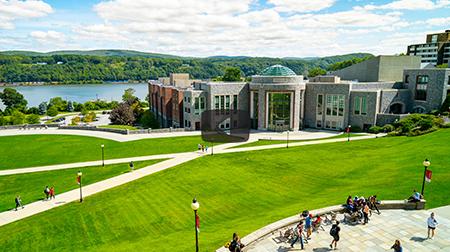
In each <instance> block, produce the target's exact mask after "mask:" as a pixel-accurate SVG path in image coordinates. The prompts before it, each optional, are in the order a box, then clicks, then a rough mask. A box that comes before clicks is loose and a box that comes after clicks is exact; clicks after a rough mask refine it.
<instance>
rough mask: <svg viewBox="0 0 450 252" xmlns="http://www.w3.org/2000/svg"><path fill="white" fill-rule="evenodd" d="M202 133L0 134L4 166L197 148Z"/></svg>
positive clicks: (0, 164) (1, 167)
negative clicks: (132, 136) (122, 137)
mask: <svg viewBox="0 0 450 252" xmlns="http://www.w3.org/2000/svg"><path fill="white" fill-rule="evenodd" d="M202 142H203V141H202V140H201V137H200V136H189V137H169V138H154V139H143V140H136V141H129V142H116V141H113V140H107V139H102V138H96V137H86V136H74V135H23V136H2V137H0V170H6V169H14V168H24V167H33V166H43V165H53V164H65V163H74V162H83V161H93V160H101V159H102V150H101V147H100V146H101V145H102V144H103V145H105V159H114V158H125V157H135V156H146V155H155V154H164V153H177V152H187V151H195V150H196V149H197V144H198V143H202Z"/></svg>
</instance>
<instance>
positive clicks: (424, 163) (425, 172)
mask: <svg viewBox="0 0 450 252" xmlns="http://www.w3.org/2000/svg"><path fill="white" fill-rule="evenodd" d="M422 164H423V166H424V167H425V169H424V171H423V181H422V196H423V190H424V189H425V176H426V174H427V169H428V166H430V165H431V162H430V161H429V160H428V159H425V160H424V161H423V163H422Z"/></svg>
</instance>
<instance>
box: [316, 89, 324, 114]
mask: <svg viewBox="0 0 450 252" xmlns="http://www.w3.org/2000/svg"><path fill="white" fill-rule="evenodd" d="M322 113H323V95H321V94H320V95H317V115H319V116H320V115H322Z"/></svg>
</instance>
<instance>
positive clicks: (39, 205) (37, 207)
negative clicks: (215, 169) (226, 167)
mask: <svg viewBox="0 0 450 252" xmlns="http://www.w3.org/2000/svg"><path fill="white" fill-rule="evenodd" d="M375 137H378V136H373V135H371V136H361V137H353V138H352V139H353V141H356V140H364V139H369V138H375ZM343 141H347V139H346V138H335V139H328V140H317V141H307V142H298V143H292V144H290V146H301V145H312V144H321V143H330V142H343ZM240 144H243V143H229V144H221V145H219V146H216V147H214V154H221V153H228V152H241V151H251V150H262V149H274V148H285V147H286V145H285V144H282V145H280V144H275V145H264V146H255V147H246V148H235V149H228V148H231V147H235V146H237V145H240ZM210 151H211V148H210V149H209V152H210ZM207 154H209V153H202V152H187V153H178V154H168V155H173V158H171V159H169V160H165V161H162V162H160V163H157V164H154V165H151V166H148V167H145V168H141V169H138V170H136V171H134V172H130V173H125V174H122V175H119V176H116V177H113V178H109V179H106V180H103V181H100V182H97V183H94V184H90V185H87V186H85V187H83V195H84V196H90V195H93V194H95V193H98V192H102V191H105V190H108V189H111V188H114V187H116V186H120V185H123V184H125V183H128V182H131V181H134V180H137V179H140V178H143V177H145V176H148V175H150V174H153V173H156V172H159V171H162V170H165V169H169V168H171V167H174V166H176V165H179V164H182V163H185V162H188V161H191V160H194V159H196V158H198V157H201V156H204V155H207ZM157 156H158V158H161V155H157ZM150 157H152V156H150ZM167 157H169V156H167ZM138 158H139V157H133V158H131V159H132V160H138ZM141 158H142V157H141ZM119 160H120V162H123V160H124V159H119ZM116 161H117V160H116ZM98 162H101V161H94V162H92V164H94V165H98ZM117 162H119V161H117ZM79 164H80V163H76V164H65V165H58V166H47V167H32V168H24V169H14V170H5V171H4V172H7V173H8V174H14V171H17V170H19V171H18V172H17V173H26V172H27V169H28V170H29V172H36V171H44V170H57V169H66V168H74V166H77V165H79ZM78 167H79V166H78ZM78 199H79V190H78V189H75V190H72V191H68V192H65V193H62V194H59V195H58V196H57V200H54V201H37V202H34V203H31V204H28V205H25V208H24V209H20V210H19V211H6V212H2V213H0V226H3V225H6V224H8V223H11V222H14V221H17V220H20V219H23V218H26V217H29V216H32V215H35V214H38V213H41V212H44V211H47V210H50V209H52V208H55V207H58V206H62V205H64V204H67V203H70V202H73V201H76V200H78Z"/></svg>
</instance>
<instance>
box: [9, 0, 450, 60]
mask: <svg viewBox="0 0 450 252" xmlns="http://www.w3.org/2000/svg"><path fill="white" fill-rule="evenodd" d="M448 29H450V0H379V1H366V0H42V1H41V0H27V1H19V0H0V51H5V50H31V51H40V52H48V51H55V50H92V49H129V50H138V51H143V52H154V53H164V54H173V55H179V56H195V57H207V56H214V55H228V56H242V55H245V56H258V57H316V56H330V55H340V54H347V53H354V52H367V53H372V54H375V55H389V54H398V53H402V52H405V51H406V47H407V46H408V45H410V44H414V43H424V42H425V36H426V34H427V33H434V32H443V31H445V30H448Z"/></svg>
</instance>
